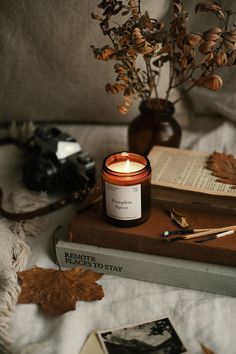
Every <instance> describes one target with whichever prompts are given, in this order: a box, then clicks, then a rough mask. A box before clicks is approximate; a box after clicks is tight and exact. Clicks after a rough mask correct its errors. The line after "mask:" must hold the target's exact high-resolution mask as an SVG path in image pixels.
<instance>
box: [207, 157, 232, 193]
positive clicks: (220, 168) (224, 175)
mask: <svg viewBox="0 0 236 354" xmlns="http://www.w3.org/2000/svg"><path fill="white" fill-rule="evenodd" d="M207 168H208V169H209V170H211V171H212V175H213V176H215V177H218V178H217V182H221V183H226V184H232V185H234V186H236V158H235V156H233V155H227V154H224V153H219V152H214V153H213V154H212V155H210V156H209V158H208V159H207Z"/></svg>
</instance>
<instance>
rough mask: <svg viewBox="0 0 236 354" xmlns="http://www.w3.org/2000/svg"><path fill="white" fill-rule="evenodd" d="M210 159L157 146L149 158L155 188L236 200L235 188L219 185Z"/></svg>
mask: <svg viewBox="0 0 236 354" xmlns="http://www.w3.org/2000/svg"><path fill="white" fill-rule="evenodd" d="M208 156H209V154H208V153H204V152H195V151H190V150H183V149H175V148H166V147H161V146H154V148H153V149H152V151H151V152H150V154H149V156H148V158H149V160H150V162H151V167H152V186H153V187H154V188H155V186H163V187H169V188H175V189H181V190H188V191H194V192H200V193H207V194H213V195H219V196H220V195H222V196H232V197H236V189H235V188H234V186H232V185H230V184H225V183H220V182H216V177H214V176H212V175H211V171H209V170H208V169H207V168H206V160H207V158H208Z"/></svg>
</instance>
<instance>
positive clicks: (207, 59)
mask: <svg viewBox="0 0 236 354" xmlns="http://www.w3.org/2000/svg"><path fill="white" fill-rule="evenodd" d="M213 57H214V54H213V53H212V52H210V53H208V54H207V55H204V56H203V58H202V60H201V64H204V63H208V64H209V63H210V62H211V61H212V59H213Z"/></svg>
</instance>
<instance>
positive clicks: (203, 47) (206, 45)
mask: <svg viewBox="0 0 236 354" xmlns="http://www.w3.org/2000/svg"><path fill="white" fill-rule="evenodd" d="M215 44H216V43H215V42H214V41H205V42H203V43H202V44H200V46H199V48H198V50H199V52H200V53H202V54H207V53H209V52H211V51H212V49H213V47H214V46H215Z"/></svg>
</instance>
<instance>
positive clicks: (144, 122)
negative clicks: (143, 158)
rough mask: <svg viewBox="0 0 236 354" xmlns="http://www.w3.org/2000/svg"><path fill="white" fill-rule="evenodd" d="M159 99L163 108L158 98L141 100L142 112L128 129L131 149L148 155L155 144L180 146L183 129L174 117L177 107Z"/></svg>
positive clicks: (140, 107)
mask: <svg viewBox="0 0 236 354" xmlns="http://www.w3.org/2000/svg"><path fill="white" fill-rule="evenodd" d="M159 101H160V103H161V105H162V107H163V108H158V107H157V105H156V102H157V101H156V99H151V100H149V101H142V102H141V104H140V106H139V109H140V114H139V115H138V117H136V118H135V119H134V120H133V121H132V122H131V124H130V126H129V130H128V144H129V151H132V152H136V153H138V154H142V155H147V154H148V153H149V151H150V150H151V148H152V147H153V146H154V145H162V146H169V147H179V146H180V141H181V133H182V131H181V127H180V125H179V123H178V122H177V120H176V119H175V118H174V117H173V114H174V112H175V107H174V105H173V104H172V103H171V102H169V101H168V102H166V104H165V101H164V100H159Z"/></svg>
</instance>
